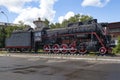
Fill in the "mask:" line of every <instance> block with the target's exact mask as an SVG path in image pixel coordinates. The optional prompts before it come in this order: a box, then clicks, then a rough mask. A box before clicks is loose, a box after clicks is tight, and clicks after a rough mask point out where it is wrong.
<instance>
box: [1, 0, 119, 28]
mask: <svg viewBox="0 0 120 80" xmlns="http://www.w3.org/2000/svg"><path fill="white" fill-rule="evenodd" d="M75 14H84V15H89V16H92V17H93V18H95V19H98V22H108V23H110V22H120V0H0V22H9V23H18V22H19V21H23V22H24V23H25V24H28V25H31V26H32V27H34V26H35V25H34V24H33V21H34V20H37V19H38V17H40V18H41V19H42V20H44V19H45V18H46V19H48V20H49V21H50V22H51V23H55V22H60V23H61V22H62V21H63V20H64V19H69V18H70V17H71V16H74V15H75Z"/></svg>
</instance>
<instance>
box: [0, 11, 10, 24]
mask: <svg viewBox="0 0 120 80" xmlns="http://www.w3.org/2000/svg"><path fill="white" fill-rule="evenodd" d="M0 13H2V14H4V15H5V17H6V18H7V23H9V20H8V16H7V15H6V14H5V13H4V12H3V11H0Z"/></svg>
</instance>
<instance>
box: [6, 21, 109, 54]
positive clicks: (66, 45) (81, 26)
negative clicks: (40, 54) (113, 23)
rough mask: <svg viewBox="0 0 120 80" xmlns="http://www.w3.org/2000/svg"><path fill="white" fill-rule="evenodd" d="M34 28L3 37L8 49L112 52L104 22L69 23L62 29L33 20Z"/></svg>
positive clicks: (48, 51) (83, 52)
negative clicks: (51, 27) (52, 27)
mask: <svg viewBox="0 0 120 80" xmlns="http://www.w3.org/2000/svg"><path fill="white" fill-rule="evenodd" d="M34 23H35V24H36V25H37V28H36V29H34V30H26V31H16V32H13V33H12V35H11V37H10V38H7V39H6V48H7V49H8V50H9V51H15V50H16V51H31V50H34V51H35V52H37V50H38V49H40V48H41V49H43V51H44V52H46V53H51V52H52V53H64V54H66V53H71V54H75V53H80V54H85V53H87V52H91V51H92V52H99V53H101V54H106V53H111V37H110V35H108V34H107V30H106V27H107V23H97V20H96V19H94V20H90V21H86V22H77V23H71V24H69V25H68V26H67V27H65V28H58V29H49V28H48V27H47V26H45V24H44V22H42V21H41V20H39V21H35V22H34Z"/></svg>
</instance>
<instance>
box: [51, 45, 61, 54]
mask: <svg viewBox="0 0 120 80" xmlns="http://www.w3.org/2000/svg"><path fill="white" fill-rule="evenodd" d="M59 49H60V46H59V45H58V44H54V45H53V47H52V51H53V53H59V52H60V50H59Z"/></svg>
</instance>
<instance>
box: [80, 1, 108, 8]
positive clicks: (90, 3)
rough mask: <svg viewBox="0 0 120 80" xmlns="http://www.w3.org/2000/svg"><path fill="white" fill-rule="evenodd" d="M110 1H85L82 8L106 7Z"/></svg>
mask: <svg viewBox="0 0 120 80" xmlns="http://www.w3.org/2000/svg"><path fill="white" fill-rule="evenodd" d="M109 1H110V0H83V2H82V4H81V5H82V6H83V7H86V6H95V7H104V6H105V5H106V4H107V3H108V2H109Z"/></svg>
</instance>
